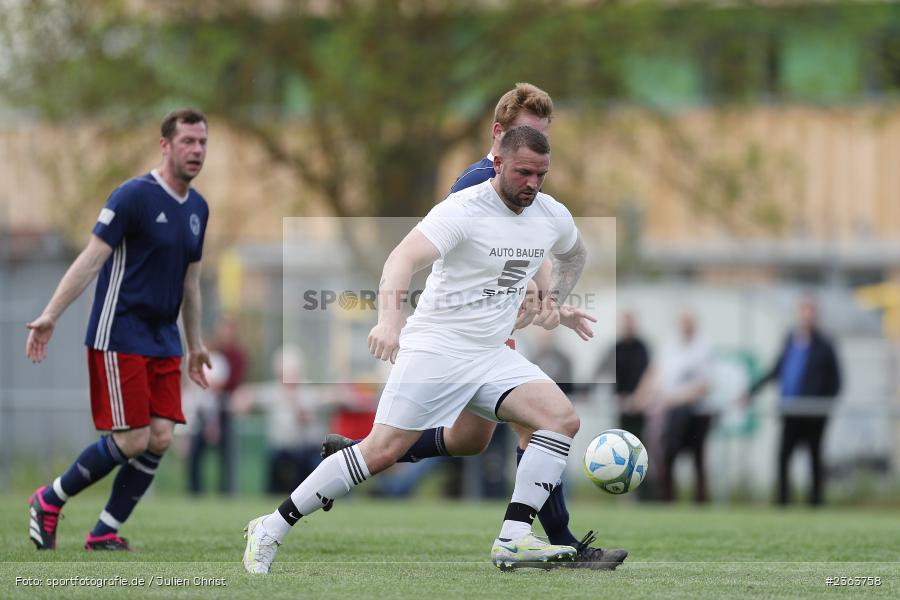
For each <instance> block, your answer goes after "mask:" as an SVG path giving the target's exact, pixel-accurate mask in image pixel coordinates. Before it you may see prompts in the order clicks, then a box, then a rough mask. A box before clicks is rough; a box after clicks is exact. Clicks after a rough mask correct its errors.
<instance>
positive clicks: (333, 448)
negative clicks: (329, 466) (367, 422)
mask: <svg viewBox="0 0 900 600" xmlns="http://www.w3.org/2000/svg"><path fill="white" fill-rule="evenodd" d="M356 443H357V441H356V440H351V439H350V438H348V437H344V436H342V435H339V434H337V433H329V434H328V435H326V436H325V441H324V442H322V452H321V453H320V454H319V456H321V457H322V458H328V457H329V456H331V455H332V454H334V453H335V452H338V451H339V450H343V449H344V448H349V447H350V446H352V445H354V444H356Z"/></svg>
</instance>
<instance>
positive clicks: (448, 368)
mask: <svg viewBox="0 0 900 600" xmlns="http://www.w3.org/2000/svg"><path fill="white" fill-rule="evenodd" d="M530 381H552V380H551V379H550V377H548V376H547V374H546V373H544V372H543V371H542V370H541V369H540V367H538V366H537V365H535V364H534V363H532V362H530V361H529V360H528V359H527V358H525V357H524V356H522V355H521V354H520V353H518V352H516V351H515V350H512V349H510V348H508V347H507V346H500V347H499V348H496V349H494V350H488V351H485V352H481V353H478V354H476V355H473V356H472V358H468V359H463V358H456V357H449V356H446V355H441V354H437V353H433V352H424V351H421V350H409V349H404V348H402V347H401V348H400V352H399V353H398V354H397V362H396V363H395V364H394V366H393V367H392V368H391V374H390V375H389V376H388V380H387V382H386V383H385V386H384V391H383V392H382V393H381V400H380V401H379V402H378V410H377V411H376V413H375V422H376V423H381V424H384V425H390V426H391V427H396V428H398V429H408V430H415V431H422V430H425V429H432V428H434V427H450V426H452V425H453V423H455V422H456V418H457V417H458V416H459V414H460V413H461V412H462V411H463V410H467V411H469V412H471V413H474V414H476V415H478V416H479V417H481V418H483V419H486V420H488V421H494V422H498V421H500V418H499V417H498V416H497V409H498V408H499V405H500V400H501V398H504V397H505V394H506V392H508V391H509V390H511V389H513V388H515V387H518V386H520V385H522V384H525V383H528V382H530Z"/></svg>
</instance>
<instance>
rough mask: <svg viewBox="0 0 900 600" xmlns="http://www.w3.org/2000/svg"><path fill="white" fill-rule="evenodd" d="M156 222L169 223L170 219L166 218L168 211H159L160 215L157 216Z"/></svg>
mask: <svg viewBox="0 0 900 600" xmlns="http://www.w3.org/2000/svg"><path fill="white" fill-rule="evenodd" d="M156 222H157V223H168V222H169V220H168V219H167V218H166V213H164V212H161V213H159V215H158V216H157V217H156Z"/></svg>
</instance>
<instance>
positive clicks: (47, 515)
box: [28, 486, 62, 550]
mask: <svg viewBox="0 0 900 600" xmlns="http://www.w3.org/2000/svg"><path fill="white" fill-rule="evenodd" d="M45 489H47V486H43V487H39V488H38V489H36V490H35V491H34V493H33V494H32V495H31V497H30V498H29V499H28V512H29V517H30V519H29V522H28V535H29V536H30V537H31V541H32V542H34V545H35V546H36V547H37V549H38V550H55V549H56V527H57V525H59V520H60V519H61V518H62V515H61V514H60V512H59V511H60V509H59V507H58V506H53V505H52V504H48V503H46V502H44V499H43V498H42V497H41V493H43V491H44V490H45Z"/></svg>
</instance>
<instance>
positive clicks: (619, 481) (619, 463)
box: [584, 429, 648, 494]
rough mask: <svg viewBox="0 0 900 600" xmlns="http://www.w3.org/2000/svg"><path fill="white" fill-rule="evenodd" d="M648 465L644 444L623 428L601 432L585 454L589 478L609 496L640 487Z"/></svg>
mask: <svg viewBox="0 0 900 600" xmlns="http://www.w3.org/2000/svg"><path fill="white" fill-rule="evenodd" d="M647 466H648V463H647V451H646V450H645V449H644V444H642V443H641V440H639V439H638V438H637V436H636V435H634V434H633V433H629V432H628V431H625V430H624V429H609V430H607V431H604V432H603V433H601V434H600V435H598V436H597V437H595V438H594V439H593V440H591V443H590V444H588V447H587V450H585V452H584V472H585V473H587V476H588V479H590V480H591V481H593V482H594V484H595V485H596V486H597V487H599V488H600V489H601V490H603V491H605V492H609V493H610V494H624V493H625V492H628V491H630V490H633V489H634V488H636V487H637V486H639V485H641V482H642V481H644V477H646V476H647Z"/></svg>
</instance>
